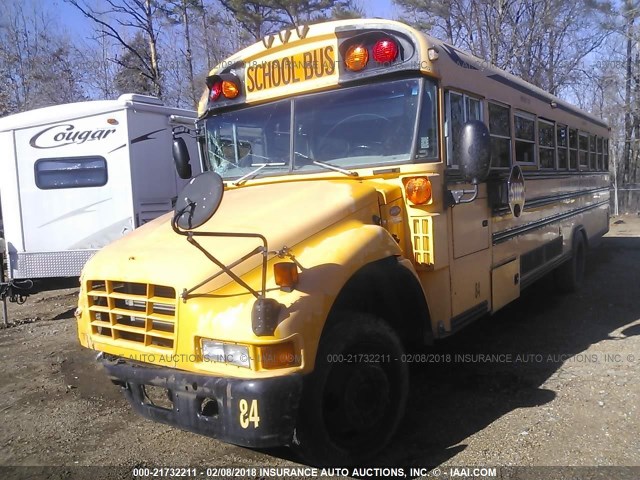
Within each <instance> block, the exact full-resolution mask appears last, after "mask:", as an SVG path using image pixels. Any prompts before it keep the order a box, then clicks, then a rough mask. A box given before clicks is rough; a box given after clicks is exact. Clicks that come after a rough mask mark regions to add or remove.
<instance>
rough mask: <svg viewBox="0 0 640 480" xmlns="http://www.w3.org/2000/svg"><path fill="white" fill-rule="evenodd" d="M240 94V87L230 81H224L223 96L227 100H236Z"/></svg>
mask: <svg viewBox="0 0 640 480" xmlns="http://www.w3.org/2000/svg"><path fill="white" fill-rule="evenodd" d="M239 93H240V89H239V88H238V85H236V84H235V83H234V82H232V81H230V80H223V81H222V94H223V95H224V96H225V97H226V98H236V97H237V96H238V94H239Z"/></svg>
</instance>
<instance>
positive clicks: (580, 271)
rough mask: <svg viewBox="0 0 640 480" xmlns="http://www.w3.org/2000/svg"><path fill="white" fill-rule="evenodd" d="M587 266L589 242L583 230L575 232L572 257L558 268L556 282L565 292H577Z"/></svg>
mask: <svg viewBox="0 0 640 480" xmlns="http://www.w3.org/2000/svg"><path fill="white" fill-rule="evenodd" d="M586 266H587V243H586V242H585V240H584V235H583V233H582V231H577V232H575V234H574V236H573V248H572V254H571V259H570V260H568V261H566V262H565V263H564V264H562V265H561V266H560V267H558V269H557V270H556V272H555V273H556V284H557V286H558V288H559V289H560V290H561V291H563V292H565V293H573V292H577V291H578V290H579V289H580V287H581V286H582V283H583V281H584V273H585V270H586Z"/></svg>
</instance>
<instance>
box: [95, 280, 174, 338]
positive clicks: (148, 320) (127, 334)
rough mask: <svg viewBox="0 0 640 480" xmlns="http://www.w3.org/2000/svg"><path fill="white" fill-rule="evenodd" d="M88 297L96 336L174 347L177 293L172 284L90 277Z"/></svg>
mask: <svg viewBox="0 0 640 480" xmlns="http://www.w3.org/2000/svg"><path fill="white" fill-rule="evenodd" d="M87 297H88V300H89V302H88V303H89V313H90V321H91V333H92V334H93V335H95V336H97V337H106V338H110V339H112V340H115V341H117V342H118V343H124V344H126V343H131V342H133V343H135V344H137V345H144V346H150V347H154V348H157V349H166V350H173V346H174V341H175V325H176V323H175V321H176V292H175V290H174V289H173V288H172V287H165V286H161V285H152V284H145V283H133V282H120V281H114V280H90V281H88V282H87Z"/></svg>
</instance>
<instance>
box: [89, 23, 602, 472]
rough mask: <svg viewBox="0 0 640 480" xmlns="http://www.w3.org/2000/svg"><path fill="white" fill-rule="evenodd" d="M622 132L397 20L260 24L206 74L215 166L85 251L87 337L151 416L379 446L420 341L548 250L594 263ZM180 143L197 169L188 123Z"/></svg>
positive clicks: (328, 453)
mask: <svg viewBox="0 0 640 480" xmlns="http://www.w3.org/2000/svg"><path fill="white" fill-rule="evenodd" d="M608 133H609V131H608V127H607V125H606V123H604V122H603V121H601V120H600V119H598V118H596V117H594V116H592V115H590V114H589V113H586V112H584V111H580V110H578V109H577V108H575V107H573V106H571V105H569V104H567V103H565V102H563V101H562V100H560V99H558V98H555V97H553V96H552V95H550V94H548V93H546V92H544V91H542V90H540V89H539V88H537V87H535V86H533V85H530V84H528V83H526V82H524V81H522V80H520V79H518V78H516V77H514V76H512V75H510V74H508V73H506V72H504V71H501V70H499V69H497V68H494V67H493V66H491V65H488V64H486V63H485V62H483V61H481V60H479V59H477V58H474V57H472V56H470V55H468V54H466V53H464V52H462V51H459V50H458V49H456V48H454V47H452V46H450V45H447V44H445V43H443V42H441V41H439V40H436V39H434V38H431V37H429V36H427V35H425V34H423V33H421V32H419V31H417V30H415V29H413V28H410V27H409V26H407V25H404V24H402V23H398V22H393V21H387V20H377V19H376V20H345V21H337V22H329V23H323V24H317V25H310V26H300V27H298V28H293V29H291V30H287V31H282V32H280V33H278V34H275V35H270V36H268V37H266V38H264V39H263V40H262V41H261V42H259V43H256V44H255V45H252V46H250V47H248V48H246V49H244V50H242V51H240V52H239V53H237V54H236V55H234V56H232V57H231V58H229V59H227V60H226V61H224V62H222V63H221V64H220V65H218V66H217V67H216V68H214V69H213V70H212V71H211V72H210V75H209V76H208V78H207V88H206V90H205V92H204V95H203V97H202V100H201V102H200V111H199V120H198V122H197V135H198V139H199V142H200V143H199V144H200V147H201V154H202V160H203V162H204V164H205V167H206V172H205V173H203V174H202V175H200V176H198V177H195V178H193V179H192V180H191V181H190V182H189V184H188V185H187V187H186V188H185V190H184V191H183V192H182V193H181V194H180V195H179V196H178V198H177V199H176V205H175V210H174V211H173V212H171V213H169V214H167V215H165V216H163V217H161V218H158V219H156V220H154V221H152V222H150V223H148V224H146V225H144V226H142V227H141V228H139V229H137V230H136V231H134V232H133V233H131V234H129V235H127V236H126V237H124V238H123V239H121V240H118V241H117V242H115V243H113V244H111V245H109V246H107V247H106V248H104V249H103V250H101V251H100V252H99V253H98V254H96V255H95V256H94V257H93V258H92V259H91V260H90V261H89V262H88V263H87V265H86V267H85V268H84V270H83V274H82V277H81V292H80V299H79V307H78V310H77V314H76V315H77V320H78V336H79V339H80V343H81V344H82V345H83V346H85V347H87V348H91V349H94V350H97V351H99V352H101V354H100V355H99V357H100V358H101V361H102V363H103V364H104V367H105V368H106V370H107V372H108V376H109V378H110V379H111V380H112V381H113V382H114V383H115V384H117V385H120V386H121V387H122V389H123V391H124V393H125V394H126V396H127V397H128V399H129V400H130V401H131V403H132V405H133V407H134V408H135V409H136V410H137V411H138V412H139V413H141V414H142V415H144V416H146V417H149V418H152V419H154V420H157V421H160V422H165V423H168V424H171V425H175V426H177V427H181V428H184V429H187V430H191V431H193V432H198V433H201V434H205V435H209V436H212V437H215V438H219V439H221V440H224V441H226V442H230V443H234V444H238V445H243V446H246V447H256V448H260V447H271V446H275V445H289V446H291V447H293V448H294V449H295V450H297V451H298V452H299V453H300V454H301V455H302V458H303V459H304V460H305V461H307V462H308V463H312V464H334V465H346V464H353V463H358V462H365V461H367V459H370V458H371V457H372V456H373V455H375V453H376V452H379V451H380V450H381V449H383V448H384V447H385V445H387V444H388V442H389V440H390V438H391V437H392V435H393V434H394V432H395V430H396V428H397V426H398V423H399V422H400V420H401V419H402V417H403V412H404V407H405V403H406V399H407V391H408V368H407V367H408V362H407V360H408V359H409V358H410V357H408V356H407V355H408V354H409V353H410V352H412V351H415V350H414V349H415V348H418V347H421V346H424V345H429V344H431V343H433V342H434V341H437V340H438V339H441V338H443V337H447V336H449V335H451V334H453V333H455V332H457V331H458V330H460V329H461V328H462V327H464V326H465V325H467V324H468V323H469V322H472V321H473V320H475V319H477V318H479V317H481V316H483V315H487V314H491V313H493V312H496V311H497V310H499V309H500V308H502V307H503V306H504V305H506V304H507V303H509V302H511V301H512V300H515V299H517V298H518V297H519V295H520V292H521V291H522V289H523V288H525V287H526V286H527V285H529V284H531V283H532V282H533V281H534V280H535V279H537V278H540V277H541V276H542V275H544V274H546V273H549V272H550V271H552V270H556V272H557V275H556V278H557V280H558V286H559V288H562V289H566V290H572V289H575V288H577V287H578V286H579V285H580V283H581V281H582V278H583V275H584V271H585V262H586V260H587V257H586V251H587V249H588V248H589V247H592V246H593V245H594V244H596V243H597V242H598V240H599V239H600V238H601V236H602V235H603V234H604V233H605V232H606V231H607V230H608V224H609V222H608V217H609V190H608V185H609V178H608ZM174 158H175V160H176V165H177V167H178V169H179V171H181V172H182V173H183V175H185V176H186V175H188V171H189V159H188V154H186V153H185V151H184V148H183V145H181V143H180V142H179V140H178V141H176V142H175V144H174ZM191 161H195V160H193V159H192V160H191Z"/></svg>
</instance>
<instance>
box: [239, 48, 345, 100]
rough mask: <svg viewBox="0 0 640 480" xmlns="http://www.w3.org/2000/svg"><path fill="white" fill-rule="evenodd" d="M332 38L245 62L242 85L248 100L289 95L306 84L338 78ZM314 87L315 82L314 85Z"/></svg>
mask: <svg viewBox="0 0 640 480" xmlns="http://www.w3.org/2000/svg"><path fill="white" fill-rule="evenodd" d="M336 51H337V45H336V42H335V41H331V42H329V43H327V42H323V43H321V44H316V45H313V46H312V47H311V48H310V47H309V46H308V45H305V47H304V50H300V51H298V52H296V53H293V54H288V55H285V56H283V55H282V52H278V53H276V54H271V55H268V56H264V57H262V58H258V59H255V60H253V61H250V62H247V64H246V67H245V85H246V95H247V100H248V101H255V100H260V99H262V98H266V97H269V98H272V97H274V96H278V95H279V94H280V93H281V94H282V95H285V94H286V95H289V94H291V93H293V92H297V91H302V90H308V89H309V87H310V83H312V82H313V83H316V84H317V87H319V88H321V87H324V86H328V85H335V84H336V83H337V80H338V69H337V68H336ZM314 86H316V85H314Z"/></svg>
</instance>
